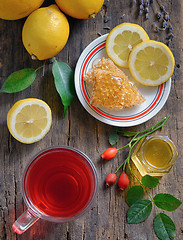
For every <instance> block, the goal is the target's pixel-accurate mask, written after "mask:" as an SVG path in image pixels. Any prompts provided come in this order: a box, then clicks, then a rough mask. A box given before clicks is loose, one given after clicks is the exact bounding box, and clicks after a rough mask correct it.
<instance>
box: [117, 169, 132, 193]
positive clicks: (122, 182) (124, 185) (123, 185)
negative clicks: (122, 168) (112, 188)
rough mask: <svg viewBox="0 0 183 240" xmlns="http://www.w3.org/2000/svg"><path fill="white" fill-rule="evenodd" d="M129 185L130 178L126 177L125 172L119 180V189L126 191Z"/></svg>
mask: <svg viewBox="0 0 183 240" xmlns="http://www.w3.org/2000/svg"><path fill="white" fill-rule="evenodd" d="M128 185H129V179H128V176H127V175H126V173H125V172H122V174H121V175H120V177H119V180H118V187H119V188H120V189H121V190H124V189H125V188H127V187H128Z"/></svg>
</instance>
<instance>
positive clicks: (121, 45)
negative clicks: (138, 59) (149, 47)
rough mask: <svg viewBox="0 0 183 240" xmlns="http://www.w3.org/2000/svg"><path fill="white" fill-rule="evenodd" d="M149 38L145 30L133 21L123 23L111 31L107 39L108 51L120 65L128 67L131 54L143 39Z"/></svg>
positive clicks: (110, 56)
mask: <svg viewBox="0 0 183 240" xmlns="http://www.w3.org/2000/svg"><path fill="white" fill-rule="evenodd" d="M145 40H149V37H148V35H147V33H146V32H145V30H144V29H143V28H142V27H141V26H139V25H137V24H133V23H122V24H120V25H118V26H116V27H115V28H113V29H112V31H111V32H110V33H109V35H108V36H107V39H106V52H107V55H108V57H109V58H111V59H112V60H113V62H114V63H115V64H116V65H118V66H119V67H125V68H128V59H129V54H130V53H131V51H132V49H133V48H134V47H135V46H136V45H137V44H138V43H141V42H142V41H145Z"/></svg>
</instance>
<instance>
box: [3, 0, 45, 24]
mask: <svg viewBox="0 0 183 240" xmlns="http://www.w3.org/2000/svg"><path fill="white" fill-rule="evenodd" d="M43 2H44V0H34V1H31V0H21V1H20V0H0V18H2V19H5V20H16V19H20V18H24V17H26V16H28V15H29V14H30V13H31V12H33V11H34V10H36V9H37V8H39V7H40V6H41V5H42V3H43Z"/></svg>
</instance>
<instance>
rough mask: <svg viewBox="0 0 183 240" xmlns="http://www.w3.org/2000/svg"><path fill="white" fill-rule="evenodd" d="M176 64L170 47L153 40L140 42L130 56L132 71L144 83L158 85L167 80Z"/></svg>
mask: <svg viewBox="0 0 183 240" xmlns="http://www.w3.org/2000/svg"><path fill="white" fill-rule="evenodd" d="M174 66H175V59H174V56H173V54H172V52H171V51H170V49H169V48H168V47H167V46H166V45H165V44H164V43H161V42H157V41H153V40H148V41H144V42H142V43H140V44H138V45H137V46H136V47H135V48H134V49H133V51H132V52H131V54H130V57H129V68H130V72H131V74H132V75H133V77H134V78H135V79H136V80H137V81H138V82H140V83H141V84H143V85H149V86H158V85H160V84H162V83H164V82H166V81H167V80H168V79H169V78H170V77H171V75H172V74H173V71H174Z"/></svg>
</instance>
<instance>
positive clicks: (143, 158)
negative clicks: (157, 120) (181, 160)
mask: <svg viewBox="0 0 183 240" xmlns="http://www.w3.org/2000/svg"><path fill="white" fill-rule="evenodd" d="M177 156H178V153H177V150H176V147H175V145H174V143H173V142H172V141H171V140H170V139H169V138H168V137H167V136H147V137H146V138H145V137H144V138H142V139H141V140H140V141H139V143H138V144H137V146H136V149H135V150H134V153H133V154H132V157H131V159H132V161H133V162H134V164H135V166H136V167H137V169H138V170H139V172H140V174H141V175H142V176H144V175H146V174H148V175H151V176H163V175H164V174H166V173H169V172H170V170H171V168H172V166H173V164H174V163H175V161H176V159H177Z"/></svg>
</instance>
